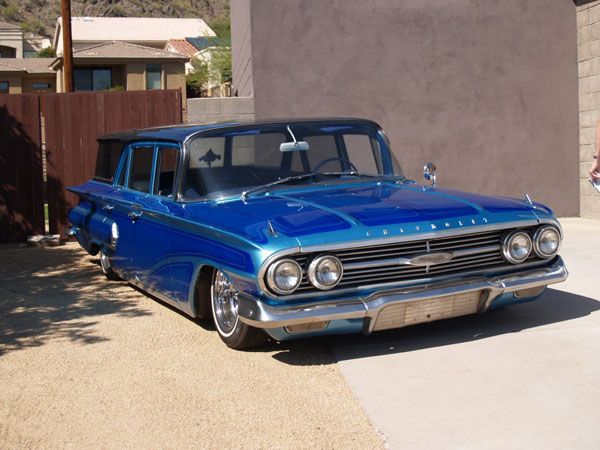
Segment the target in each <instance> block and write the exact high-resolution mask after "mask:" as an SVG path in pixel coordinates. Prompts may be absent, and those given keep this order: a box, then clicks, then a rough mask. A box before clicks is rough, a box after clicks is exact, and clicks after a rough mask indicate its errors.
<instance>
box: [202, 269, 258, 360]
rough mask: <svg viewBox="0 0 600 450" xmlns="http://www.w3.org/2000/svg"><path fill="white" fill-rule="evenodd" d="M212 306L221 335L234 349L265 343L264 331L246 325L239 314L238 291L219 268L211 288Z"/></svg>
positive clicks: (216, 325)
mask: <svg viewBox="0 0 600 450" xmlns="http://www.w3.org/2000/svg"><path fill="white" fill-rule="evenodd" d="M210 297H211V307H212V313H213V319H214V321H215V327H216V328H217V332H218V333H219V337H220V338H221V339H222V340H223V342H225V344H227V346H228V347H231V348H234V349H238V350H240V349H243V348H250V347H257V346H259V345H261V344H264V343H265V342H266V340H267V336H266V335H265V333H264V331H262V330H260V329H258V328H254V327H251V326H249V325H246V324H245V323H244V322H242V321H241V320H240V317H239V315H238V302H237V292H236V290H235V288H234V287H233V285H232V284H231V281H229V278H227V275H225V274H224V273H223V272H222V271H220V270H217V271H215V273H214V275H213V282H212V286H211V290H210Z"/></svg>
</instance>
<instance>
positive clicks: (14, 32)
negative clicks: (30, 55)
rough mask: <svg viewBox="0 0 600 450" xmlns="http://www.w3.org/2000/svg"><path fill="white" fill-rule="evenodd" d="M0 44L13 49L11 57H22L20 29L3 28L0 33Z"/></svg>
mask: <svg viewBox="0 0 600 450" xmlns="http://www.w3.org/2000/svg"><path fill="white" fill-rule="evenodd" d="M0 46H3V47H10V48H12V49H14V52H15V56H12V57H13V58H22V57H23V32H22V31H21V30H20V29H4V30H3V31H2V33H1V35H0Z"/></svg>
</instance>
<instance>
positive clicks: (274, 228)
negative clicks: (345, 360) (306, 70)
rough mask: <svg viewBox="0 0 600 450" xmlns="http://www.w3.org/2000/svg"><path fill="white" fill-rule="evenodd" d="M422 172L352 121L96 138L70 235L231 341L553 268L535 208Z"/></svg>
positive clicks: (347, 318)
mask: <svg viewBox="0 0 600 450" xmlns="http://www.w3.org/2000/svg"><path fill="white" fill-rule="evenodd" d="M425 177H426V178H427V179H428V180H429V181H426V182H425V183H424V184H423V185H421V184H417V183H415V182H414V181H410V180H408V179H406V178H405V177H404V176H403V173H402V170H401V169H400V166H399V165H398V163H397V162H396V160H395V158H394V155H393V154H392V152H391V150H390V145H389V142H388V140H387V138H386V135H385V133H384V132H383V130H382V129H381V128H380V127H379V126H378V125H377V124H375V123H373V122H371V121H367V120H358V119H322V120H294V121H279V122H277V121H275V122H257V123H251V124H239V123H228V124H217V125H206V126H176V127H162V128H149V129H139V130H133V131H129V132H121V133H116V134H109V135H105V136H103V137H101V138H100V139H99V149H98V158H97V168H96V175H95V177H94V179H93V180H91V181H89V182H87V183H85V184H82V185H80V186H75V187H71V188H70V190H71V191H72V192H75V193H77V194H78V195H79V198H80V201H79V205H78V206H76V207H74V208H73V209H72V210H71V211H70V213H69V218H70V221H71V224H72V228H71V231H70V232H71V234H72V235H75V236H76V237H77V239H78V240H79V242H80V244H81V245H82V246H83V248H85V249H86V250H87V251H88V252H89V253H91V254H97V253H99V254H100V261H101V266H102V270H103V271H104V273H105V274H106V275H107V276H108V277H109V278H115V277H120V278H123V279H125V280H127V281H129V282H130V283H132V284H134V285H136V286H138V287H140V288H141V289H143V290H145V291H147V292H149V293H151V294H153V295H154V296H156V297H158V298H160V299H162V300H163V301H165V302H168V303H170V304H172V305H175V306H176V307H177V308H179V309H181V310H182V311H184V312H185V313H186V314H189V315H190V316H191V317H204V318H210V317H211V316H212V318H213V320H214V323H215V326H216V329H217V331H218V333H219V335H220V337H221V338H222V339H223V341H224V342H225V343H226V344H227V345H228V346H230V347H233V348H238V349H240V348H246V347H251V346H256V345H259V344H261V343H262V342H263V341H264V340H265V339H266V336H267V335H269V336H271V337H272V338H273V339H276V340H283V339H289V338H296V337H306V336H315V335H322V334H341V333H365V334H369V333H372V332H373V331H378V330H385V329H391V328H399V327H404V326H407V325H412V324H417V323H422V322H429V321H433V320H439V319H445V318H449V317H456V316H462V315H467V314H473V313H480V312H484V311H487V310H488V309H491V308H496V307H499V306H505V305H510V304H515V303H520V302H526V301H530V300H534V299H536V298H537V297H539V296H540V295H541V294H542V292H543V291H544V289H545V287H546V286H547V285H548V284H551V283H557V282H560V281H562V280H564V279H565V278H566V277H567V271H566V268H565V266H564V264H563V262H562V260H561V258H560V257H559V256H557V252H558V249H559V247H560V243H561V238H562V230H561V227H560V225H559V223H558V221H557V220H556V219H555V218H554V216H553V214H552V211H551V210H550V209H548V208H547V207H545V206H543V205H540V204H537V203H533V202H532V201H531V200H530V199H529V197H528V196H525V198H524V199H512V198H504V197H494V196H484V195H479V194H471V193H466V192H459V191H455V190H450V189H442V188H439V187H437V185H436V180H435V167H434V166H433V165H432V164H428V165H427V166H426V170H425Z"/></svg>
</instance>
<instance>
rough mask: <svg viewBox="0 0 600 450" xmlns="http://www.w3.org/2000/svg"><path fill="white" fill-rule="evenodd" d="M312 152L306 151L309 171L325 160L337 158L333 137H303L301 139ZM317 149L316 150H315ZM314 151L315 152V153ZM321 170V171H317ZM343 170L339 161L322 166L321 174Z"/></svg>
mask: <svg viewBox="0 0 600 450" xmlns="http://www.w3.org/2000/svg"><path fill="white" fill-rule="evenodd" d="M303 139H304V140H305V141H306V142H308V145H310V148H311V149H313V151H310V150H309V151H307V152H306V153H307V156H308V162H309V164H310V168H311V170H314V169H315V167H316V166H317V165H318V164H320V163H321V162H323V161H325V160H326V159H330V158H339V157H340V154H339V153H338V149H337V145H336V144H335V137H334V136H332V135H325V136H304V138H303ZM317 149H318V150H317ZM315 150H316V151H315ZM319 170H321V169H319ZM340 170H344V167H342V162H341V161H339V160H338V161H332V162H330V163H327V164H326V165H324V166H323V170H321V172H330V171H340Z"/></svg>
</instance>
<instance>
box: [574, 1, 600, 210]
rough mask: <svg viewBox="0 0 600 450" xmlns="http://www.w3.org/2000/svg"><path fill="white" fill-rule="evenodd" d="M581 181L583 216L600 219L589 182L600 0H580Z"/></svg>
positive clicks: (599, 100)
mask: <svg viewBox="0 0 600 450" xmlns="http://www.w3.org/2000/svg"><path fill="white" fill-rule="evenodd" d="M577 61H578V67H579V183H580V211H581V216H582V217H588V218H593V219H600V194H599V193H598V192H596V190H595V189H594V188H593V187H592V185H591V184H590V183H589V182H588V170H589V168H590V165H591V162H592V153H593V152H594V143H595V138H596V126H597V124H598V119H600V1H591V2H590V1H589V0H588V1H585V0H581V1H578V2H577Z"/></svg>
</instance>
